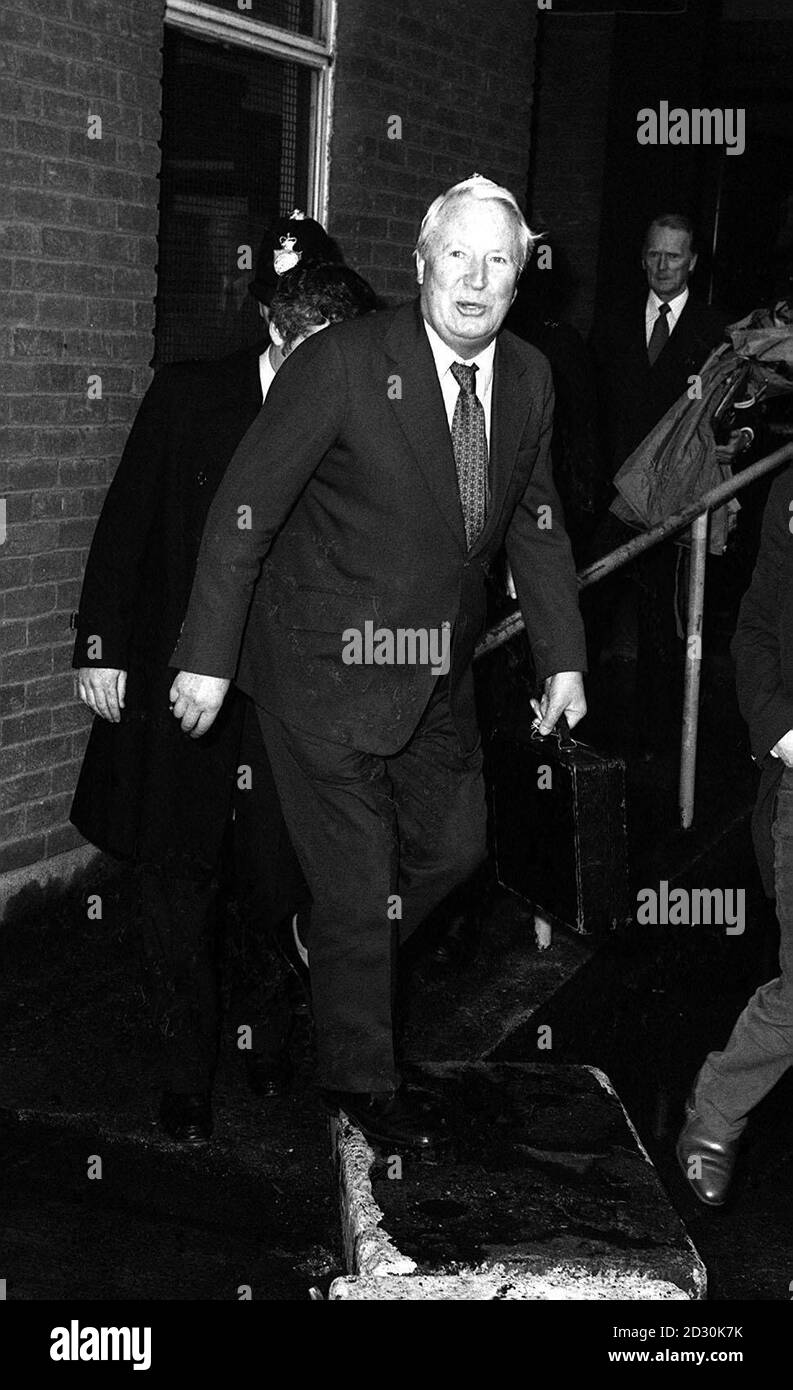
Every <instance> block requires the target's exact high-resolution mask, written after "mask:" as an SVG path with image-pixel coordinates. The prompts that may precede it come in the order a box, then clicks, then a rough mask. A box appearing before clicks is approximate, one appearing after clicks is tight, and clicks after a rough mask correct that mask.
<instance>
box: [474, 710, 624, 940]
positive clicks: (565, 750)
mask: <svg viewBox="0 0 793 1390" xmlns="http://www.w3.org/2000/svg"><path fill="white" fill-rule="evenodd" d="M565 725H566V721H565ZM489 762H490V783H491V800H492V811H493V828H494V836H495V855H496V871H497V874H498V881H499V883H500V884H501V885H502V887H504V888H508V889H509V890H510V891H511V892H513V893H516V894H518V895H519V896H520V897H521V898H525V899H527V900H528V901H529V902H531V903H532V904H533V905H534V908H535V911H536V912H537V913H540V914H542V915H543V916H545V917H548V918H549V919H550V920H551V921H557V922H561V923H564V924H565V925H566V926H568V927H571V928H572V929H573V931H576V932H584V933H588V932H595V931H604V930H610V929H612V928H614V927H617V926H619V925H621V924H622V923H624V922H627V921H630V920H631V918H632V915H633V914H632V911H631V904H630V901H629V892H628V852H627V834H626V824H625V764H624V762H623V761H622V759H621V758H615V757H604V756H602V755H601V754H600V753H598V752H596V751H595V749H594V748H590V747H588V746H587V744H585V743H578V742H577V741H576V740H575V739H573V738H572V737H571V735H570V733H569V731H568V730H567V729H566V727H565V729H564V730H563V731H559V726H557V730H556V731H554V733H553V734H551V735H548V736H547V737H542V736H541V735H540V734H537V733H536V732H535V731H534V730H532V728H531V726H530V724H529V722H528V719H527V721H526V725H525V728H524V727H523V725H522V724H517V725H511V726H510V727H509V728H506V727H503V726H502V727H498V728H497V729H496V731H495V733H494V736H493V741H492V744H491V747H490V758H489Z"/></svg>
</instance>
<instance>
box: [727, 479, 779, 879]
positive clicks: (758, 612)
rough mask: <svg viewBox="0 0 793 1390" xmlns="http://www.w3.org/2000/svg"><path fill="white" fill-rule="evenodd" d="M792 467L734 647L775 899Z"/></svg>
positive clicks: (759, 842)
mask: <svg viewBox="0 0 793 1390" xmlns="http://www.w3.org/2000/svg"><path fill="white" fill-rule="evenodd" d="M791 502H793V469H791V468H788V469H786V470H785V472H784V473H783V474H782V475H781V476H780V477H779V478H777V479H775V481H774V483H773V485H772V487H771V491H770V493H769V495H768V502H767V503H766V509H765V514H764V516H763V529H762V535H761V540H760V550H759V553H758V556H757V564H756V565H755V570H754V574H753V575H752V582H751V584H750V585H749V588H748V589H747V591H746V593H745V594H744V596H743V600H742V602H741V607H740V612H739V614H738V625H737V627H736V630H735V636H734V638H733V641H732V654H733V656H734V658H735V662H736V681H737V689H738V704H739V706H740V710H741V713H742V715H743V717H744V719H745V720H746V722H747V724H748V725H749V738H750V741H751V745H752V753H753V754H754V756H755V758H756V759H757V761H758V763H759V765H760V768H761V778H760V789H759V792H758V797H757V805H756V807H755V814H754V818H753V822H752V831H753V835H754V842H755V850H756V852H757V860H758V864H759V866H760V871H761V873H762V876H763V882H764V884H765V887H766V891H767V892H768V893H769V896H773V845H772V840H771V825H772V821H773V813H774V801H775V798H776V791H777V786H778V784H779V779H780V777H781V776H782V769H783V767H784V763H783V762H782V761H781V759H778V758H772V757H771V754H770V750H771V749H772V748H773V746H774V744H775V743H777V742H778V741H779V739H780V738H781V737H782V735H783V734H786V733H787V732H788V730H790V729H793V535H791V533H790V520H791V516H793V512H791V510H790V504H791Z"/></svg>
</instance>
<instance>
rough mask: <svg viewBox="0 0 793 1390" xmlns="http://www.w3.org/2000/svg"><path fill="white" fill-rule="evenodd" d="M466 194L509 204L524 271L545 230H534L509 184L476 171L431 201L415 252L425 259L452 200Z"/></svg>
mask: <svg viewBox="0 0 793 1390" xmlns="http://www.w3.org/2000/svg"><path fill="white" fill-rule="evenodd" d="M466 197H469V198H476V199H478V200H479V201H480V202H496V203H503V204H504V206H505V207H508V208H509V210H510V212H511V213H512V216H513V218H514V222H515V231H516V233H517V237H518V241H519V244H520V257H521V259H520V264H519V266H518V274H519V275H520V274H521V272H522V271H523V270H524V268H525V266H526V263H527V261H528V259H529V257H530V256H531V253H532V251H533V250H534V244H535V242H537V241H539V240H540V236H541V235H542V234H541V233H539V232H532V231H531V229H530V228H529V226H528V224H527V222H526V219H525V217H524V216H523V213H522V212H521V210H520V207H519V206H518V201H517V199H516V197H515V195H514V193H510V191H509V189H508V188H502V186H501V184H498V183H493V180H492V179H487V178H485V177H484V176H483V175H482V174H472V175H471V177H470V178H468V179H463V180H462V182H461V183H455V184H453V186H452V187H451V188H447V190H446V192H445V193H441V194H439V195H438V197H437V198H436V199H435V201H434V202H432V203H430V205H429V207H428V208H427V211H426V212H425V214H424V217H423V220H422V223H421V226H420V228H419V235H418V241H417V242H416V249H415V251H414V252H413V254H414V256H416V257H418V256H421V258H422V260H424V259H426V256H427V249H428V247H429V245H430V243H431V241H432V239H433V237H434V236H435V235H436V234H437V231H438V225H439V223H440V221H441V219H442V217H443V214H444V213H445V212H446V209H447V208H448V206H449V204H450V203H452V202H454V201H455V200H456V199H458V198H466Z"/></svg>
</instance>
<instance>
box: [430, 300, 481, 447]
mask: <svg viewBox="0 0 793 1390" xmlns="http://www.w3.org/2000/svg"><path fill="white" fill-rule="evenodd" d="M424 327H425V328H426V330H427V337H428V338H429V343H430V347H431V348H432V355H433V357H434V359H435V370H436V372H437V373H438V381H439V382H440V386H441V391H442V392H443V403H444V405H445V406H446V419H447V420H448V422H449V430H450V431H451V428H452V420H453V418H454V407H455V406H456V404H457V397H458V396H459V394H460V389H461V388H460V385H459V383H458V382H457V381H455V379H454V377H453V376H452V372H451V367H452V363H453V362H462V361H463V359H462V358H461V357H460V354H459V353H457V352H455V351H454V350H453V349H452V348H450V347H448V346H447V344H446V343H444V341H443V339H442V338H441V337H440V336H439V335H438V334H437V333H436V332H435V329H434V328H433V327H432V326H431V325H430V324H429V323H427V320H426V319H425V320H424ZM495 356H496V340H495V338H494V339H493V341H492V343H490V344H489V345H488V347H486V348H484V350H483V351H482V352H480V353H479V354H478V355H477V356H476V357H470V358H466V359H465V366H466V367H478V368H479V370H478V372H477V373H476V376H475V377H474V385H475V387H476V394H477V397H478V398H479V400H480V401H481V403H482V409H483V410H484V412H485V435H486V437H487V447H488V449H489V448H490V413H491V401H492V397H493V363H494V361H495Z"/></svg>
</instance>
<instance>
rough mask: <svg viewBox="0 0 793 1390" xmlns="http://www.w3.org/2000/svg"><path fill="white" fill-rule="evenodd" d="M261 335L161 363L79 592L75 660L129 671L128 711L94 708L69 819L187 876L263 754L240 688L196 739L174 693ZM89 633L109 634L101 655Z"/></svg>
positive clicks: (249, 406)
mask: <svg viewBox="0 0 793 1390" xmlns="http://www.w3.org/2000/svg"><path fill="white" fill-rule="evenodd" d="M262 348H263V345H261V344H260V345H259V346H257V347H255V348H248V349H245V350H244V351H242V352H237V353H234V354H232V355H231V356H229V357H226V358H223V359H222V360H220V361H216V362H187V363H178V364H175V365H173V366H167V367H163V368H162V369H161V371H159V372H158V373H157V375H156V376H155V378H154V380H153V382H152V384H151V386H150V387H149V390H148V391H147V393H146V396H145V397H144V399H143V402H142V404H141V406H140V410H139V411H138V415H137V418H136V420H135V423H134V425H133V427H132V430H131V433H130V436H129V440H128V442H127V445H126V448H125V450H124V453H123V456H122V459H121V463H120V465H119V468H118V471H117V473H116V476H115V478H114V480H113V482H112V484H111V486H110V489H109V491H108V494H107V498H106V501H105V504H104V507H103V509H102V514H101V516H100V518H99V522H98V524H97V528H96V533H95V535H94V540H93V544H92V546H91V551H90V555H89V558H88V565H87V568H86V573H85V580H84V583H83V591H82V595H81V598H80V610H79V622H78V629H77V641H76V644H75V651H74V659H73V665H74V666H75V667H80V666H105V667H118V668H119V669H121V670H126V671H127V672H128V677H127V692H126V708H125V709H124V711H123V713H122V719H121V723H120V724H111V723H109V722H107V721H106V720H104V719H101V718H100V717H99V716H96V717H95V719H94V723H93V727H92V730H91V735H90V738H89V742H88V747H87V750H86V754H85V759H84V762H83V766H82V770H81V773H80V778H79V782H78V785H77V789H76V793H75V797H74V802H73V805H72V810H71V819H72V821H73V822H74V824H75V825H76V826H77V828H78V830H79V831H80V833H81V834H82V835H84V836H85V838H86V839H88V840H90V841H92V843H93V844H95V845H97V846H98V847H99V848H100V849H102V850H105V851H108V852H109V853H111V854H114V855H117V856H120V857H122V858H131V859H134V860H137V861H149V862H154V863H157V864H160V865H162V866H163V867H167V868H168V869H170V871H171V872H172V873H175V874H177V875H183V876H185V877H192V876H200V875H202V874H204V873H206V872H211V870H212V869H213V867H214V866H215V864H216V862H217V857H218V854H219V850H220V845H221V841H222V838H223V834H224V831H225V827H226V824H227V820H228V816H229V811H230V806H231V799H232V794H233V792H234V789H235V786H236V778H237V768H238V766H239V765H240V764H245V763H246V762H247V763H251V762H255V761H256V759H257V757H260V756H261V755H262V753H263V750H262V747H261V739H260V736H259V734H258V729H256V728H255V723H254V728H253V730H252V731H251V732H252V744H251V747H250V748H248V747H247V733H248V730H249V728H250V726H249V722H248V719H247V718H246V703H247V702H246V701H245V700H244V697H242V696H240V695H239V693H238V692H236V691H235V690H234V689H233V688H232V690H231V691H230V692H229V696H228V698H227V699H226V701H225V702H224V707H223V710H222V713H221V715H220V716H219V717H218V719H217V720H216V722H215V725H214V727H213V728H212V729H211V730H210V732H209V733H208V734H205V735H204V737H203V738H201V739H191V738H189V737H188V736H187V735H186V734H183V733H182V731H181V729H180V728H179V725H178V723H177V721H176V720H175V719H174V717H173V715H172V714H171V711H170V708H169V702H168V691H169V689H170V686H171V684H172V682H173V678H174V671H173V670H172V669H169V667H168V662H169V658H170V654H171V652H172V651H173V648H174V646H175V644H176V641H177V638H178V636H179V631H180V628H181V625H182V621H183V619H184V615H185V611H186V608H187V601H188V598H189V595H190V587H191V584H192V580H193V573H194V570H195V564H196V558H197V555H198V548H199V544H200V541H201V533H202V530H203V527H204V522H205V520H206V515H207V511H208V509H209V504H210V502H211V501H212V498H213V496H214V494H215V490H216V488H217V486H218V484H219V482H220V480H221V478H222V476H223V473H224V472H225V469H226V465H227V464H228V462H229V460H230V458H231V456H232V454H233V453H234V450H235V449H236V447H237V445H238V444H239V442H240V440H241V439H242V437H243V435H244V434H245V432H246V430H247V429H248V427H249V425H250V424H251V423H252V421H253V420H254V419H255V417H256V415H257V414H258V412H259V408H260V406H261V400H262V396H261V384H260V378H259V354H260V352H261V351H262ZM92 637H93V638H97V637H98V638H100V639H101V653H100V654H98V655H95V656H93V657H91V656H89V654H88V653H89V649H90V644H91V638H92ZM243 737H244V738H245V740H246V744H245V745H241V739H242V738H243Z"/></svg>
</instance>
